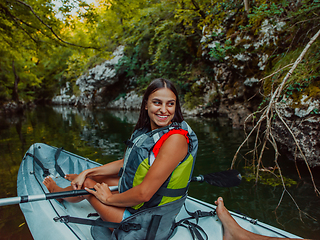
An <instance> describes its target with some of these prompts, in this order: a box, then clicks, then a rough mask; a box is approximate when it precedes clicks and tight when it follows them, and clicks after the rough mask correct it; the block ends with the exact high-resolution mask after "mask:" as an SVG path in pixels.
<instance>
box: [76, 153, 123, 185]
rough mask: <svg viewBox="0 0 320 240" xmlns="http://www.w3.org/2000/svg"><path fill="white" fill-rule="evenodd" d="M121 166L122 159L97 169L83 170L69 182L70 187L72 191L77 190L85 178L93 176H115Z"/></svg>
mask: <svg viewBox="0 0 320 240" xmlns="http://www.w3.org/2000/svg"><path fill="white" fill-rule="evenodd" d="M122 166H123V159H121V160H117V161H113V162H110V163H107V164H105V165H102V166H99V167H95V168H90V169H87V170H84V171H83V172H81V173H80V174H79V175H78V176H77V177H76V178H75V179H74V180H73V181H72V182H71V186H72V187H73V189H75V190H77V189H81V187H82V184H83V183H84V181H85V179H86V178H87V177H94V176H101V175H103V176H113V175H117V174H118V173H119V171H120V169H121V167H122Z"/></svg>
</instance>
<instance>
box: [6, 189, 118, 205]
mask: <svg viewBox="0 0 320 240" xmlns="http://www.w3.org/2000/svg"><path fill="white" fill-rule="evenodd" d="M109 188H110V190H111V191H116V190H118V186H110V187H109ZM87 194H90V193H89V192H87V191H86V190H84V189H81V190H72V191H65V192H54V193H44V194H39V195H30V196H21V197H11V198H3V199H0V207H1V206H6V205H13V204H19V203H26V202H35V201H41V200H49V199H57V198H67V197H76V196H82V195H87Z"/></svg>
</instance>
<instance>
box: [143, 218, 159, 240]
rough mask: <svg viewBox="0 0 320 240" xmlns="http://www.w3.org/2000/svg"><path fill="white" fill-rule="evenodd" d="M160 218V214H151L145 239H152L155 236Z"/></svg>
mask: <svg viewBox="0 0 320 240" xmlns="http://www.w3.org/2000/svg"><path fill="white" fill-rule="evenodd" d="M161 218H162V216H161V215H153V216H152V219H151V222H150V224H149V227H148V231H147V237H146V240H154V239H155V238H156V234H157V231H158V228H159V226H160V221H161Z"/></svg>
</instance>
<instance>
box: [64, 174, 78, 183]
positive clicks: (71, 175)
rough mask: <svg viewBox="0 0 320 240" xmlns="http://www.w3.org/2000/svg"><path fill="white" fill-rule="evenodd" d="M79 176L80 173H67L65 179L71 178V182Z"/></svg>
mask: <svg viewBox="0 0 320 240" xmlns="http://www.w3.org/2000/svg"><path fill="white" fill-rule="evenodd" d="M77 176H78V174H66V175H65V176H64V178H65V179H67V180H69V181H70V182H72V181H73V179H75V178H76V177H77Z"/></svg>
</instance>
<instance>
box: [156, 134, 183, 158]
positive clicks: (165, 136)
mask: <svg viewBox="0 0 320 240" xmlns="http://www.w3.org/2000/svg"><path fill="white" fill-rule="evenodd" d="M173 134H181V135H183V136H185V138H186V139H187V143H189V138H188V136H187V134H188V131H186V130H183V129H172V130H170V131H169V132H167V133H165V134H163V136H162V137H161V138H160V139H159V141H158V142H157V143H156V144H155V145H154V147H153V150H152V152H153V154H154V157H157V155H158V153H159V150H160V148H161V146H162V144H163V143H164V142H165V141H166V140H167V139H168V137H170V136H171V135H173Z"/></svg>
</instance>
